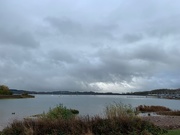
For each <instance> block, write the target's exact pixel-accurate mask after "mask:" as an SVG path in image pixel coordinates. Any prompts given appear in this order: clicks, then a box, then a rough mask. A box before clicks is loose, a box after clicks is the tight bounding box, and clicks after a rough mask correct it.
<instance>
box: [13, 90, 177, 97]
mask: <svg viewBox="0 0 180 135" xmlns="http://www.w3.org/2000/svg"><path fill="white" fill-rule="evenodd" d="M10 90H11V91H12V92H13V93H14V94H22V93H28V94H53V95H142V96H147V95H149V94H159V93H177V92H178V93H180V88H178V89H155V90H150V91H138V92H126V93H113V92H105V93H103V92H93V91H85V92H81V91H64V90H61V91H48V92H44V91H41V92H37V91H27V90H17V89H10Z"/></svg>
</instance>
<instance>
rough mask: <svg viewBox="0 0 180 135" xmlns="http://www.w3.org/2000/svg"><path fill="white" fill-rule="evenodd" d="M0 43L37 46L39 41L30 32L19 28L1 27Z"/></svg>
mask: <svg viewBox="0 0 180 135" xmlns="http://www.w3.org/2000/svg"><path fill="white" fill-rule="evenodd" d="M0 44H1V45H4V46H6V45H11V46H13V45H16V46H21V47H28V48H36V47H38V46H39V43H38V42H37V41H36V40H35V39H34V37H33V36H32V34H30V33H28V32H20V31H19V30H18V29H3V28H0Z"/></svg>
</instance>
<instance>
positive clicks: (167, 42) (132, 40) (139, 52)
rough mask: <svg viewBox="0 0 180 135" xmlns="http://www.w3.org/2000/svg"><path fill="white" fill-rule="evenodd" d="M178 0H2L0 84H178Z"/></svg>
mask: <svg viewBox="0 0 180 135" xmlns="http://www.w3.org/2000/svg"><path fill="white" fill-rule="evenodd" d="M179 4H180V2H179V1H178V0H175V1H173V2H172V1H170V0H164V1H163V2H162V1H156V0H152V1H144V0H135V1H127V0H115V1H113V2H112V1H103V0H99V1H96V0H92V1H83V0H77V1H73V0H68V1H61V0H60V1H56V0H53V1H52V0H39V1H35V0H32V1H26V2H25V1H23V0H14V1H11V0H6V1H0V20H1V21H0V84H6V85H8V86H9V87H10V88H17V89H26V90H36V91H54V90H70V91H100V92H107V91H108V92H109V91H110V92H129V91H141V90H151V89H155V88H178V87H180V84H179V81H180V78H179V75H180V71H179V69H180V60H179V59H180V46H179V44H180V19H179V18H180V9H179V7H178V5H179Z"/></svg>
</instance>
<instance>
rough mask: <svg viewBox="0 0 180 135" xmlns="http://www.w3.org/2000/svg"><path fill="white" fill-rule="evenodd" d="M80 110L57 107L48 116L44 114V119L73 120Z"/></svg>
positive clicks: (50, 110)
mask: <svg viewBox="0 0 180 135" xmlns="http://www.w3.org/2000/svg"><path fill="white" fill-rule="evenodd" d="M78 113H79V111H78V110H73V109H67V108H66V107H65V106H63V105H62V104H60V105H58V106H56V107H55V108H53V109H51V108H50V109H49V112H48V113H46V114H43V115H42V116H43V117H42V118H48V119H71V118H74V116H75V114H78Z"/></svg>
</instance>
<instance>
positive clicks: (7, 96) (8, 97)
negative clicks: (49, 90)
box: [0, 95, 35, 99]
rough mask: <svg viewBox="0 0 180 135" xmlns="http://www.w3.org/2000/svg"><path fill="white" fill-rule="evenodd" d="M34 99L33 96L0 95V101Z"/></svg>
mask: <svg viewBox="0 0 180 135" xmlns="http://www.w3.org/2000/svg"><path fill="white" fill-rule="evenodd" d="M21 98H35V96H33V95H0V99H21Z"/></svg>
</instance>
